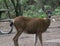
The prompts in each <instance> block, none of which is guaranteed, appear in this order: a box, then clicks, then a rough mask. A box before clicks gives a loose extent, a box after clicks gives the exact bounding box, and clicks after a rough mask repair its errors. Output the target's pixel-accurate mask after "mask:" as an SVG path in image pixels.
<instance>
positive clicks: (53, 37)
mask: <svg viewBox="0 0 60 46" xmlns="http://www.w3.org/2000/svg"><path fill="white" fill-rule="evenodd" d="M53 18H56V17H53ZM57 18H58V19H57ZM57 18H56V22H53V21H52V22H51V25H50V27H51V28H48V29H47V31H46V32H45V33H43V34H42V37H43V46H60V17H57ZM0 24H1V25H0V30H1V31H4V32H9V30H10V27H9V23H6V22H4V23H2V22H0ZM15 34H16V29H15V28H14V29H13V32H12V33H11V34H0V46H14V43H13V37H14V36H15ZM18 42H19V46H34V42H35V34H25V33H22V35H21V36H20V37H19V41H18ZM37 46H41V44H40V42H39V39H38V42H37Z"/></svg>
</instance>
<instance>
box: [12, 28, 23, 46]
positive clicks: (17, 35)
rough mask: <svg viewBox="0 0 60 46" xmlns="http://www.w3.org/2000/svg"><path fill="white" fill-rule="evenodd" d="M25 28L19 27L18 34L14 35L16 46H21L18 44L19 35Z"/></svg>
mask: <svg viewBox="0 0 60 46" xmlns="http://www.w3.org/2000/svg"><path fill="white" fill-rule="evenodd" d="M22 32H23V30H22V29H19V31H18V32H17V34H16V35H15V36H14V38H13V41H14V46H19V45H18V38H19V36H20V35H21V34H22Z"/></svg>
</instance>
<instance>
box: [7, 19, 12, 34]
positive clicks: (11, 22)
mask: <svg viewBox="0 0 60 46" xmlns="http://www.w3.org/2000/svg"><path fill="white" fill-rule="evenodd" d="M10 27H11V29H10V31H9V32H8V34H10V33H11V32H12V31H13V21H12V20H10Z"/></svg>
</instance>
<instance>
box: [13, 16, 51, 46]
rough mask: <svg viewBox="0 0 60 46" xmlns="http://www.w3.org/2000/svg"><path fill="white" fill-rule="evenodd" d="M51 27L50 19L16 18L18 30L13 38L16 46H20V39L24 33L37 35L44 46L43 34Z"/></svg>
mask: <svg viewBox="0 0 60 46" xmlns="http://www.w3.org/2000/svg"><path fill="white" fill-rule="evenodd" d="M49 25H50V19H48V18H46V19H41V18H30V17H23V16H19V17H16V18H15V21H14V26H15V27H16V29H17V34H16V35H15V37H14V38H13V40H14V45H15V46H18V38H19V36H20V35H21V33H22V32H25V33H28V34H37V36H38V37H39V40H40V42H41V46H43V45H42V33H43V32H45V31H46V29H47V28H48V26H49ZM35 46H36V45H35Z"/></svg>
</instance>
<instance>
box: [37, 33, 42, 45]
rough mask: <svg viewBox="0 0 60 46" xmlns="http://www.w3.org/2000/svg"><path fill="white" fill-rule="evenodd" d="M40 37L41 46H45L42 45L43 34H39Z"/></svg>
mask: <svg viewBox="0 0 60 46" xmlns="http://www.w3.org/2000/svg"><path fill="white" fill-rule="evenodd" d="M38 37H39V40H40V43H41V46H43V43H42V33H39V34H38Z"/></svg>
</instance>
